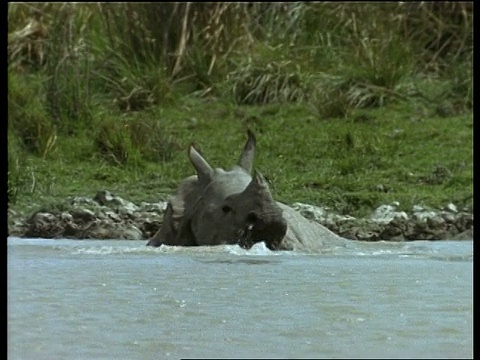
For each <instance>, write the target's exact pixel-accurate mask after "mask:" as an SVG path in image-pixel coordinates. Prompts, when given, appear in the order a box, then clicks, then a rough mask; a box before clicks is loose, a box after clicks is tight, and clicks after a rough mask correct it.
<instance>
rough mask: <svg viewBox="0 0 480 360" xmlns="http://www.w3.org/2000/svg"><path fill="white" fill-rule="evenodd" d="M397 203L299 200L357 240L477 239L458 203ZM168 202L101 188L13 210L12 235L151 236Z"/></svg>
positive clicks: (307, 212)
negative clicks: (406, 207) (346, 207)
mask: <svg viewBox="0 0 480 360" xmlns="http://www.w3.org/2000/svg"><path fill="white" fill-rule="evenodd" d="M398 205H399V204H398V203H393V204H391V205H382V206H380V207H378V208H377V209H376V210H375V211H374V212H373V213H372V215H371V216H370V217H366V218H362V219H357V218H354V217H352V216H345V215H338V214H335V213H333V212H331V211H329V210H328V209H327V208H322V207H317V206H313V205H308V204H303V203H294V204H293V205H292V207H293V208H294V209H295V210H297V211H299V212H300V213H301V214H302V215H303V216H305V217H306V218H308V219H311V220H313V221H317V222H319V223H320V224H322V225H324V226H326V227H327V228H329V229H330V230H332V231H333V232H335V233H337V234H339V235H340V236H343V237H345V238H347V239H352V240H363V241H379V240H386V241H388V240H390V241H410V240H473V214H472V213H469V212H467V211H465V210H458V209H457V207H456V206H455V205H454V204H448V205H447V206H445V208H444V209H441V210H432V209H428V208H425V207H422V206H418V205H417V206H414V207H413V209H412V210H411V211H410V212H408V213H407V212H403V211H397V209H396V208H397V207H398ZM166 206H167V203H166V202H164V201H161V202H158V203H146V202H142V203H140V204H139V205H136V204H134V203H132V202H130V201H127V200H125V199H122V198H121V197H119V196H115V195H113V194H112V193H110V192H109V191H106V190H104V191H100V192H98V193H97V194H96V195H95V197H93V198H90V197H84V196H77V197H73V198H69V199H67V201H66V204H63V206H60V208H63V209H68V210H45V209H41V210H38V211H36V212H35V213H33V214H32V215H31V216H30V217H28V218H24V217H22V216H20V215H19V214H17V213H15V212H14V211H13V210H10V209H9V210H8V218H9V219H8V234H9V236H18V237H31V238H49V239H51V238H67V239H68V238H71V239H100V240H101V239H125V240H146V239H148V238H150V237H151V236H153V235H154V234H155V233H156V231H157V230H158V229H159V228H160V226H161V224H162V220H163V213H164V211H165V209H166Z"/></svg>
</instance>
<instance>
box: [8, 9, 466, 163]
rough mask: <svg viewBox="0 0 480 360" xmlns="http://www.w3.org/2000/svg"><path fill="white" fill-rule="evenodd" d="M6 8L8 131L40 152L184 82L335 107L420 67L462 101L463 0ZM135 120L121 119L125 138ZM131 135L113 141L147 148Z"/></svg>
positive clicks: (203, 90)
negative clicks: (60, 136) (57, 140)
mask: <svg viewBox="0 0 480 360" xmlns="http://www.w3.org/2000/svg"><path fill="white" fill-rule="evenodd" d="M8 16H9V21H8V31H9V43H8V56H9V68H8V72H9V105H12V111H10V109H9V121H10V123H11V125H12V134H15V136H18V137H19V138H20V139H21V143H23V144H24V145H25V146H24V147H25V148H26V150H27V151H31V152H33V153H36V154H38V155H40V156H43V157H46V156H48V154H49V153H51V152H52V151H54V148H55V141H54V139H55V136H57V134H58V133H61V134H64V135H74V134H75V133H76V132H77V130H76V129H81V130H82V131H83V132H84V131H85V129H93V128H96V130H98V129H101V128H103V129H105V130H104V133H103V134H104V135H98V134H97V135H98V136H97V140H98V137H100V139H102V137H103V138H105V139H108V138H110V137H111V135H109V134H112V132H113V129H116V128H117V126H116V125H115V126H114V125H113V124H112V123H109V121H112V120H111V119H112V117H111V116H107V118H108V119H106V120H105V123H104V124H102V121H103V120H102V116H103V114H105V113H108V114H118V115H119V117H120V115H122V114H124V115H125V116H127V117H132V114H134V113H135V112H138V111H142V110H144V109H147V108H149V107H152V106H166V105H169V104H175V103H177V102H178V99H179V96H180V95H181V96H183V95H188V94H190V95H191V96H210V97H211V96H215V97H217V98H223V99H225V100H227V101H231V100H233V101H234V102H236V103H238V104H268V103H279V104H282V103H285V102H304V103H305V102H306V103H308V104H309V105H310V106H311V108H313V109H314V111H315V112H316V113H317V115H318V116H319V117H320V118H325V117H345V116H348V114H349V112H350V111H351V110H352V109H354V108H362V107H379V106H383V105H384V104H386V103H388V102H390V101H398V100H400V101H405V100H409V97H410V94H409V93H408V92H406V91H404V89H405V87H404V86H403V85H404V84H405V83H408V82H412V81H414V79H416V78H417V77H418V76H419V74H421V73H424V74H427V75H428V76H432V77H436V78H443V79H445V82H446V83H447V86H445V90H444V91H443V93H442V96H440V97H438V98H437V97H436V98H435V99H434V101H437V102H439V104H438V105H439V106H440V105H442V106H443V103H442V104H440V102H445V101H450V102H452V106H453V107H454V108H455V109H457V110H458V111H464V110H469V109H471V108H472V106H473V101H472V94H473V85H472V66H473V60H472V59H473V57H472V53H473V5H472V4H471V3H453V2H452V3H451V2H439V3H437V2H435V3H429V2H421V3H390V2H387V3H366V4H365V3H330V2H326V3H304V2H303V3H248V4H247V3H139V4H137V3H135V4H134V3H115V4H107V3H88V4H82V3H9V5H8ZM412 79H413V80H412ZM423 95H425V96H426V94H423ZM133 119H134V120H132V121H139V120H135V117H133ZM142 126H143V125H141V123H135V124H134V123H129V125H128V126H126V127H124V126H123V127H122V126H120V125H119V126H118V127H122V129H124V130H122V131H127V132H128V133H127V134H125V136H124V137H123V138H129V139H133V138H134V137H135V133H136V132H138V131H140V133H141V132H142V131H144V130H139V129H143V128H144V127H142ZM109 127H110V128H111V129H109ZM146 128H149V129H151V130H152V131H160V132H161V123H158V124H149V125H148V126H147V127H146ZM125 129H126V130H125ZM119 131H120V130H119ZM97 132H98V131H97ZM127 135H128V136H127ZM142 136H143V135H142ZM93 138H94V137H92V142H93V141H94V140H93ZM119 141H120V140H119ZM165 141H166V145H165V149H164V150H162V151H164V152H165V153H166V154H168V152H169V150H168V147H169V146H170V145H168V144H169V141H168V139H167V138H165ZM142 143H144V141H133V140H132V141H131V143H130V144H128V145H126V144H123V145H125V146H126V147H127V148H130V151H129V153H130V154H133V153H134V152H135V151H133V150H132V149H137V150H138V152H139V153H140V154H142V155H139V156H147V157H149V158H151V155H146V152H145V151H144V150H142V149H141V145H142ZM100 149H101V146H97V150H98V151H100ZM121 152H122V150H119V152H118V154H117V155H118V156H117V160H118V161H119V162H120V163H122V162H124V161H125V160H122V159H123V156H122V155H121ZM164 158H165V159H168V158H169V156H164Z"/></svg>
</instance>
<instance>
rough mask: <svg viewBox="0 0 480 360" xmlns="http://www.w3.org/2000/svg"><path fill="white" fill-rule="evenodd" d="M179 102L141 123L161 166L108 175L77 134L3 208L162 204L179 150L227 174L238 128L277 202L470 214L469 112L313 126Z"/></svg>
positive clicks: (296, 112) (403, 109)
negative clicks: (148, 125) (163, 140)
mask: <svg viewBox="0 0 480 360" xmlns="http://www.w3.org/2000/svg"><path fill="white" fill-rule="evenodd" d="M182 103H183V104H184V105H183V106H171V107H169V108H155V109H153V110H151V111H149V112H148V113H145V114H143V115H144V116H143V117H144V120H145V121H148V120H150V121H153V120H156V121H159V122H160V123H161V125H162V128H163V131H164V133H165V134H168V135H169V136H170V141H173V143H174V144H175V145H174V146H172V148H171V150H170V151H171V155H170V158H169V159H168V161H158V162H152V161H143V162H142V161H139V162H133V163H132V164H127V165H125V166H118V165H116V164H114V163H111V162H109V161H107V160H106V159H104V158H102V157H100V156H99V155H96V152H95V151H93V148H92V144H91V139H89V138H88V137H87V136H86V135H85V136H83V137H82V136H80V137H71V138H69V137H63V136H59V137H58V142H57V147H58V150H57V152H56V153H55V156H54V157H52V158H51V159H49V160H41V159H39V158H38V157H36V156H33V155H31V156H29V157H28V158H27V159H26V162H27V166H28V167H29V168H30V169H32V172H33V174H34V176H35V181H36V185H35V190H34V192H33V193H32V192H31V191H30V189H31V187H32V186H31V185H32V184H27V186H26V187H25V191H24V192H22V193H19V194H17V200H18V201H17V205H16V206H13V208H14V209H15V207H18V208H22V207H25V206H26V205H31V204H32V203H35V204H38V205H40V204H43V203H44V202H46V201H47V202H52V201H60V200H63V199H64V198H65V197H66V196H76V195H91V196H93V195H95V193H96V191H98V190H102V189H108V190H110V191H113V192H114V193H116V194H118V195H120V196H123V197H125V198H127V199H130V200H133V201H137V202H141V201H157V200H159V199H165V198H166V197H168V195H169V194H170V193H171V192H172V191H173V190H174V188H175V187H176V185H177V184H178V181H180V180H181V179H182V178H183V177H186V176H188V175H191V174H193V173H194V172H193V168H192V167H191V165H190V162H189V161H188V158H187V153H186V149H187V146H188V144H189V143H191V142H195V143H196V144H197V145H198V146H199V148H200V149H201V150H202V152H203V154H204V155H205V157H206V158H207V159H208V160H209V161H210V162H211V164H212V165H213V166H218V167H224V168H228V167H230V166H232V165H233V164H235V162H236V160H237V158H238V156H239V153H240V150H241V148H242V146H243V144H244V141H245V137H246V135H245V131H246V129H247V128H251V129H252V130H253V131H254V132H255V133H256V135H257V144H258V145H257V156H256V160H255V168H257V169H258V170H260V171H261V172H262V173H263V174H264V175H265V176H266V177H267V179H268V180H269V181H270V182H271V184H272V185H271V187H272V191H273V193H274V196H275V198H276V199H278V200H280V201H283V202H286V203H292V202H296V201H300V202H306V203H312V204H317V205H325V206H328V207H330V208H332V209H334V210H336V211H339V212H341V213H345V214H347V213H348V214H350V215H354V216H362V215H366V214H368V213H370V212H371V211H372V210H373V208H375V207H376V206H379V205H381V204H385V203H391V202H393V201H398V202H400V207H401V208H402V209H405V210H409V209H411V207H412V205H414V204H424V205H428V206H432V207H441V206H444V205H446V204H447V203H449V202H454V203H456V204H457V205H460V206H473V203H472V199H471V198H469V195H471V194H472V193H473V166H472V164H473V151H472V149H473V137H472V126H473V118H472V114H471V113H470V114H465V115H462V116H454V117H438V116H423V114H422V113H418V111H417V110H416V109H415V107H414V106H412V105H408V104H397V105H392V106H389V107H383V108H377V109H369V110H357V111H355V112H353V113H352V114H351V116H349V117H347V118H344V119H331V120H320V119H318V118H317V117H316V116H315V115H314V114H313V113H312V112H311V111H310V110H309V108H308V107H306V106H304V105H301V104H300V105H286V106H280V105H276V106H250V107H247V106H233V105H230V104H228V103H222V102H215V103H212V102H205V101H202V100H197V99H192V98H191V99H185V101H182ZM439 169H440V170H439ZM445 169H446V170H445ZM464 199H467V200H466V201H465V202H463V203H462V201H463V200H464Z"/></svg>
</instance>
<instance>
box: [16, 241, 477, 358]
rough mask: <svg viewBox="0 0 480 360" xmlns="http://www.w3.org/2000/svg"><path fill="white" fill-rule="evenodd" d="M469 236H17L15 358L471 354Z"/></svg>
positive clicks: (426, 355) (425, 355)
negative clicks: (212, 241) (299, 247)
mask: <svg viewBox="0 0 480 360" xmlns="http://www.w3.org/2000/svg"><path fill="white" fill-rule="evenodd" d="M472 260H473V243H472V242H449V241H445V242H424V241H418V242H411V243H390V242H389V243H387V242H385V243H360V242H352V244H351V246H349V247H347V248H345V249H335V250H333V251H331V252H329V253H326V254H301V253H295V252H272V251H270V250H268V249H267V248H266V247H265V246H264V244H256V245H255V246H254V247H253V248H252V249H250V250H244V249H241V248H240V247H238V246H230V245H226V246H215V247H202V248H198V247H197V248H181V247H164V246H162V247H160V248H152V247H146V246H145V243H144V242H136V241H90V240H75V241H74V240H44V239H18V238H9V239H8V336H7V342H8V355H9V359H31V358H35V359H37V358H39V359H64V358H68V359H86V358H92V359H98V358H102V359H104V358H115V359H164V358H167V359H168V358H172V359H177V358H182V357H183V358H188V357H190V358H192V357H208V358H224V357H230V358H232V357H235V358H242V357H249V358H272V357H276V358H288V357H290V358H323V357H327V358H328V357H397V358H402V357H417V358H418V357H424V358H427V357H440V358H444V357H450V358H452V357H471V356H473V350H472V348H473V261H472Z"/></svg>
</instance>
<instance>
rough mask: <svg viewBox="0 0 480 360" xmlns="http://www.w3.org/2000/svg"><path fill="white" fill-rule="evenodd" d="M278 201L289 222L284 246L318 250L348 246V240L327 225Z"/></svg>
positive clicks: (293, 248) (290, 248) (286, 247)
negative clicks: (310, 218) (306, 216)
mask: <svg viewBox="0 0 480 360" xmlns="http://www.w3.org/2000/svg"><path fill="white" fill-rule="evenodd" d="M277 203H278V205H279V206H280V207H281V209H282V210H283V217H284V218H285V219H286V220H287V224H288V229H287V234H286V235H285V238H284V239H283V242H282V245H283V246H282V247H283V248H285V249H288V250H300V251H308V252H310V251H311V252H318V251H328V250H331V249H334V248H337V247H345V246H347V241H348V240H346V239H344V238H342V237H340V236H338V235H336V234H335V233H333V232H332V231H330V230H328V229H327V228H326V227H325V226H323V225H320V224H319V223H316V222H314V221H312V220H309V219H307V218H305V217H304V216H302V215H301V214H300V213H299V212H297V211H295V210H293V209H292V208H291V207H289V206H287V205H285V204H282V203H280V202H277Z"/></svg>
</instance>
